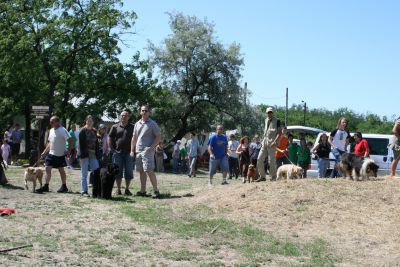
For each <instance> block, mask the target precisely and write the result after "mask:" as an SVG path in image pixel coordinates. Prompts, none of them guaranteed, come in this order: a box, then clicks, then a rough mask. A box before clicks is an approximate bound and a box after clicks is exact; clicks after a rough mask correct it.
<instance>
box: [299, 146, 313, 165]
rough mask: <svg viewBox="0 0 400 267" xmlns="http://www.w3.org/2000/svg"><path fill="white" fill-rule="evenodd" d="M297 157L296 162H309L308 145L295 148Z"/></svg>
mask: <svg viewBox="0 0 400 267" xmlns="http://www.w3.org/2000/svg"><path fill="white" fill-rule="evenodd" d="M297 159H298V162H306V163H310V162H311V152H310V149H309V148H308V147H302V146H298V148H297Z"/></svg>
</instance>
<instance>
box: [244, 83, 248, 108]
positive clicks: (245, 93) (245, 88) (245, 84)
mask: <svg viewBox="0 0 400 267" xmlns="http://www.w3.org/2000/svg"><path fill="white" fill-rule="evenodd" d="M244 106H245V107H246V108H247V82H245V83H244Z"/></svg>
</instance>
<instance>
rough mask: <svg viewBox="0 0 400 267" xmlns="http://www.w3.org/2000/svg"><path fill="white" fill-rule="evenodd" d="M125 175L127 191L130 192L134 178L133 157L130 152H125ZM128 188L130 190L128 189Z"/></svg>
mask: <svg viewBox="0 0 400 267" xmlns="http://www.w3.org/2000/svg"><path fill="white" fill-rule="evenodd" d="M123 160H124V170H125V173H124V177H125V192H129V185H130V184H131V181H132V179H133V158H132V157H131V156H130V155H129V153H124V158H123ZM153 162H154V155H153ZM126 190H128V191H126Z"/></svg>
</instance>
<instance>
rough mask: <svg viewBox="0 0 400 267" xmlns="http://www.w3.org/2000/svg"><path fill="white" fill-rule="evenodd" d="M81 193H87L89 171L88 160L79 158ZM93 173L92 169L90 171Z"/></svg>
mask: <svg viewBox="0 0 400 267" xmlns="http://www.w3.org/2000/svg"><path fill="white" fill-rule="evenodd" d="M80 163H81V189H82V190H81V193H87V191H88V189H87V175H88V170H89V158H81V159H80ZM91 170H92V171H93V169H91Z"/></svg>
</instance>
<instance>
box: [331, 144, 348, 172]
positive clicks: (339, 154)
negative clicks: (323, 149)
mask: <svg viewBox="0 0 400 267" xmlns="http://www.w3.org/2000/svg"><path fill="white" fill-rule="evenodd" d="M344 153H345V151H342V150H340V149H337V148H334V149H333V150H332V154H333V155H334V156H335V161H336V164H335V168H334V169H333V171H332V173H331V178H335V177H340V176H343V174H342V171H341V170H340V169H339V162H340V161H341V160H342V155H343V154H344Z"/></svg>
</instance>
